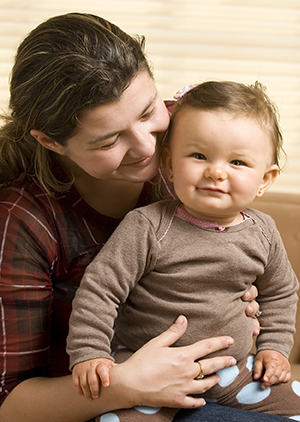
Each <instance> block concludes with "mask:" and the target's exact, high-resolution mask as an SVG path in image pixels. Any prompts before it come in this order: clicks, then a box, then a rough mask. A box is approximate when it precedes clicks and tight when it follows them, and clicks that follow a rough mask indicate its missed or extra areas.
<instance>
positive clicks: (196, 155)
mask: <svg viewBox="0 0 300 422" xmlns="http://www.w3.org/2000/svg"><path fill="white" fill-rule="evenodd" d="M192 157H194V158H196V160H206V157H205V155H203V154H200V153H199V152H195V153H194V154H192Z"/></svg>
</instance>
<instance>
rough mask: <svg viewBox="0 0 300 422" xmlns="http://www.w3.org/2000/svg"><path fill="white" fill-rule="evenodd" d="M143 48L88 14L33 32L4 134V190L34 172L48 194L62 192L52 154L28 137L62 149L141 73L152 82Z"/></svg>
mask: <svg viewBox="0 0 300 422" xmlns="http://www.w3.org/2000/svg"><path fill="white" fill-rule="evenodd" d="M143 47H144V38H143V37H141V38H138V37H137V38H133V37H131V36H129V35H128V34H126V33H125V32H124V31H122V30H121V29H120V28H119V27H117V26H116V25H113V24H112V23H110V22H108V21H107V20H105V19H102V18H100V17H98V16H95V15H91V14H82V13H69V14H66V15H61V16H56V17H53V18H50V19H49V20H47V21H46V22H43V23H42V24H40V25H39V26H38V27H37V28H35V29H34V30H33V31H31V32H30V33H29V35H28V36H27V37H26V38H25V39H24V41H23V42H22V43H21V44H20V46H19V48H18V51H17V55H16V58H15V64H14V66H13V69H12V74H11V83H10V103H9V106H10V111H11V113H10V114H9V115H8V116H5V117H4V118H5V124H4V126H3V127H2V128H1V130H0V187H1V186H4V185H6V184H8V183H10V182H12V181H13V180H14V179H16V178H17V177H18V176H20V175H21V174H25V175H26V174H30V173H34V174H36V176H37V177H38V179H39V181H40V183H41V184H42V186H43V187H44V188H45V190H46V191H47V192H49V193H50V191H51V190H52V189H54V190H63V189H65V188H66V187H65V186H62V185H61V184H60V182H58V181H57V180H56V178H55V177H54V175H53V173H52V171H51V166H50V162H51V157H53V153H51V152H50V151H49V150H47V149H46V148H44V147H43V146H41V145H40V144H39V143H38V142H37V141H36V140H35V139H34V138H33V137H32V136H31V135H30V130H31V129H37V130H40V131H41V132H43V133H44V134H45V135H46V136H48V137H50V138H52V139H54V140H55V141H57V142H58V143H60V144H61V145H65V143H66V141H67V140H68V138H70V137H71V136H72V135H74V134H75V133H76V130H77V123H78V119H79V117H80V115H81V114H82V113H84V112H86V111H87V110H89V109H91V108H93V107H95V106H98V105H102V104H107V103H110V102H113V101H116V100H118V99H119V98H120V96H121V94H122V93H123V91H124V90H125V89H126V88H127V87H128V86H129V84H130V82H131V81H132V79H133V78H134V77H135V76H136V75H137V74H138V72H140V71H141V70H147V71H148V72H149V74H150V75H151V76H152V73H151V70H150V68H149V65H148V62H147V59H146V57H145V54H144V52H143Z"/></svg>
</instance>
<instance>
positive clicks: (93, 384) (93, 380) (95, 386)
mask: <svg viewBox="0 0 300 422" xmlns="http://www.w3.org/2000/svg"><path fill="white" fill-rule="evenodd" d="M88 385H89V389H90V394H91V397H92V399H97V398H98V397H99V394H100V381H99V377H98V375H97V373H96V372H95V371H90V372H89V373H88Z"/></svg>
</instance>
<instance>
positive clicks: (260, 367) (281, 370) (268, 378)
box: [253, 350, 292, 390]
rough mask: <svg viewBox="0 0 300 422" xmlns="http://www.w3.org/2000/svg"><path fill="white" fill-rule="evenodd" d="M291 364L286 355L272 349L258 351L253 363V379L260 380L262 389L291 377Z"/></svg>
mask: <svg viewBox="0 0 300 422" xmlns="http://www.w3.org/2000/svg"><path fill="white" fill-rule="evenodd" d="M291 375H292V374H291V365H290V363H289V361H288V360H287V358H286V357H284V356H283V355H282V354H281V353H279V352H275V351H274V350H262V351H261V352H258V353H257V355H256V357H255V363H254V375H253V377H254V379H260V378H261V380H262V385H261V388H262V389H264V390H265V389H266V388H267V387H270V385H273V384H279V383H280V382H287V381H289V380H290V379H291Z"/></svg>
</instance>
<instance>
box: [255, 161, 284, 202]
mask: <svg viewBox="0 0 300 422" xmlns="http://www.w3.org/2000/svg"><path fill="white" fill-rule="evenodd" d="M278 173H279V168H278V166H277V165H276V164H272V165H271V166H270V167H269V169H268V170H267V171H266V172H265V174H264V177H263V181H262V183H261V185H260V187H259V189H258V192H257V194H256V196H257V197H260V196H263V194H264V193H265V192H266V191H267V190H268V189H269V188H270V187H271V186H272V184H273V183H274V182H275V180H276V178H277V176H278Z"/></svg>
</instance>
